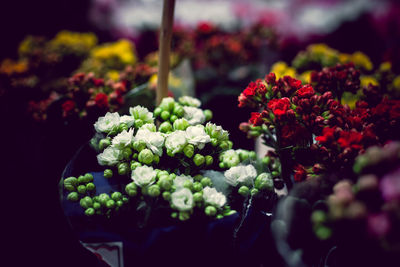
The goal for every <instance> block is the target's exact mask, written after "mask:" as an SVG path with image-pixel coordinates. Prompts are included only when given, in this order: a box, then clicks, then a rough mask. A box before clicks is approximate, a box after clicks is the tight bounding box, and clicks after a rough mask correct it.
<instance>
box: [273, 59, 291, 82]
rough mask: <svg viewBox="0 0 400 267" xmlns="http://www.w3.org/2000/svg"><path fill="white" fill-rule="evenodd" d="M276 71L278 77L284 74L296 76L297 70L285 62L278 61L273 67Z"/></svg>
mask: <svg viewBox="0 0 400 267" xmlns="http://www.w3.org/2000/svg"><path fill="white" fill-rule="evenodd" d="M270 72H273V73H275V76H276V78H277V79H279V78H282V77H284V76H291V77H295V76H296V70H295V69H294V68H292V67H289V66H288V65H287V64H286V63H285V62H283V61H278V62H276V63H274V64H273V65H272V67H271V71H270Z"/></svg>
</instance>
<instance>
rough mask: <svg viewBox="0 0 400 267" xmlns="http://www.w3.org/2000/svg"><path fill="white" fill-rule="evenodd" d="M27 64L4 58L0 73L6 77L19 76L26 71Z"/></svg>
mask: <svg viewBox="0 0 400 267" xmlns="http://www.w3.org/2000/svg"><path fill="white" fill-rule="evenodd" d="M27 69H28V64H27V62H26V61H25V60H21V61H14V60H12V59H9V58H6V59H4V60H3V61H2V62H1V64H0V73H4V74H6V75H12V74H19V73H23V72H25V71H27Z"/></svg>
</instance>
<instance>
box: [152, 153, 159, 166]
mask: <svg viewBox="0 0 400 267" xmlns="http://www.w3.org/2000/svg"><path fill="white" fill-rule="evenodd" d="M159 162H160V156H159V155H157V154H154V155H153V163H155V164H158V163H159Z"/></svg>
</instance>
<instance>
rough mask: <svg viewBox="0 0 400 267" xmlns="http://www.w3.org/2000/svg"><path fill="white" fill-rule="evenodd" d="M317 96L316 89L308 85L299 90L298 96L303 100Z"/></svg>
mask: <svg viewBox="0 0 400 267" xmlns="http://www.w3.org/2000/svg"><path fill="white" fill-rule="evenodd" d="M314 94H315V91H314V89H313V88H312V87H311V85H309V84H307V85H304V86H303V87H301V88H300V89H299V90H297V92H296V95H297V96H298V97H301V98H310V97H312V96H313V95H314Z"/></svg>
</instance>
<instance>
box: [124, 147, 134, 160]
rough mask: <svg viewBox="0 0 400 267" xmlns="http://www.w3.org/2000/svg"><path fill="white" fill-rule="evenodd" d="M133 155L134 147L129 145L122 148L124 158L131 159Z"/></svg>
mask: <svg viewBox="0 0 400 267" xmlns="http://www.w3.org/2000/svg"><path fill="white" fill-rule="evenodd" d="M131 155H132V149H130V148H129V147H125V148H124V149H123V150H122V157H123V158H124V159H129V158H130V156H131Z"/></svg>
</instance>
